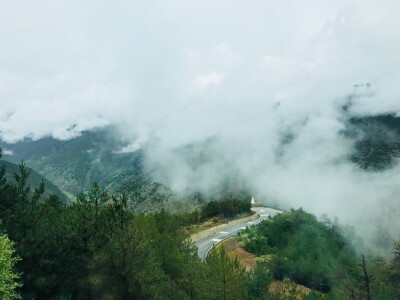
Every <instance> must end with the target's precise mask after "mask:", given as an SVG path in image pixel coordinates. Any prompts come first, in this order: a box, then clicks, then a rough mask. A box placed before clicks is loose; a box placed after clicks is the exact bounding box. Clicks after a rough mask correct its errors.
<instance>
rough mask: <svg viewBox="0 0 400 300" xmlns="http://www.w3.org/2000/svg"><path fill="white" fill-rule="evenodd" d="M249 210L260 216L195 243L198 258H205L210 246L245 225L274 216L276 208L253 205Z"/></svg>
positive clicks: (254, 223)
mask: <svg viewBox="0 0 400 300" xmlns="http://www.w3.org/2000/svg"><path fill="white" fill-rule="evenodd" d="M251 210H253V211H255V212H256V213H257V214H258V215H259V216H260V217H259V218H258V219H256V220H254V221H251V222H247V223H244V224H241V225H237V226H234V227H231V228H229V229H226V230H224V231H221V232H219V233H216V234H213V235H211V236H209V237H206V238H205V239H202V240H200V241H198V242H197V243H195V246H196V247H197V249H198V251H197V253H198V255H199V257H200V259H202V260H205V259H206V256H207V254H208V252H209V251H210V250H211V248H212V247H214V246H215V245H217V244H218V243H220V242H222V241H223V240H225V239H227V238H229V237H231V236H233V235H235V234H236V233H238V232H239V231H241V230H243V229H246V227H250V226H254V225H257V224H259V223H261V221H262V220H264V219H266V218H268V217H269V216H271V217H274V216H275V215H276V214H277V210H275V209H272V208H268V207H253V208H252V209H251Z"/></svg>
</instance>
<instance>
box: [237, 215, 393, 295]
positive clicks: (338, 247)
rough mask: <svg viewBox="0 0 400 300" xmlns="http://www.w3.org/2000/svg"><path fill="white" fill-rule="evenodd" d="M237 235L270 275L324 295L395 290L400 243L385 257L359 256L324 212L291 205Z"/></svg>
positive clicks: (360, 293) (372, 293) (336, 224)
mask: <svg viewBox="0 0 400 300" xmlns="http://www.w3.org/2000/svg"><path fill="white" fill-rule="evenodd" d="M237 239H238V241H239V244H240V245H241V246H242V247H244V248H245V250H247V251H249V252H251V253H254V254H256V255H257V256H259V257H260V258H258V260H259V261H261V262H264V263H265V265H266V266H265V268H266V269H268V270H269V272H270V273H271V275H272V276H273V278H274V279H275V280H290V281H294V282H296V283H298V284H301V285H304V286H306V287H309V288H311V289H313V290H316V291H320V292H322V293H327V294H328V296H329V297H330V298H329V299H353V298H352V297H355V298H354V299H370V298H368V295H374V297H373V298H376V299H396V297H399V296H400V288H399V287H400V285H399V283H400V281H399V279H400V277H399V275H400V264H399V261H400V259H398V260H396V257H400V244H397V245H396V249H397V250H396V251H397V252H395V256H394V257H395V258H394V259H393V261H392V262H390V263H388V262H386V261H385V260H383V259H382V258H376V257H368V258H367V259H365V258H364V256H362V258H361V257H359V256H358V255H357V254H356V252H355V250H354V249H353V248H352V247H351V245H350V243H349V242H348V241H347V240H346V239H345V238H344V236H343V234H342V228H341V226H340V225H339V224H338V222H337V221H336V222H331V221H330V220H329V219H327V218H324V220H323V222H319V221H318V220H317V219H316V217H315V216H313V215H311V214H308V213H306V212H304V211H303V210H302V209H299V210H291V212H290V213H285V214H280V215H277V216H276V217H274V218H270V219H267V220H265V221H263V222H262V223H261V224H259V225H258V226H255V227H251V228H248V229H246V230H244V231H243V232H241V233H239V235H238V237H237ZM315 295H318V294H315ZM309 297H311V295H309ZM316 297H317V296H316ZM370 297H371V296H370ZM385 297H387V298H385ZM315 299H317V298H315Z"/></svg>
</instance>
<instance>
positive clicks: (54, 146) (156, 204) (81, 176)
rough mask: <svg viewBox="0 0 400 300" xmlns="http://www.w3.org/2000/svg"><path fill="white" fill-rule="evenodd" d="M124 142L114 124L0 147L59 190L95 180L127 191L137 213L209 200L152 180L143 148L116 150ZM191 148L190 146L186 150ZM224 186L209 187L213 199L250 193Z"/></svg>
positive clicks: (76, 189)
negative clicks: (64, 136)
mask: <svg viewBox="0 0 400 300" xmlns="http://www.w3.org/2000/svg"><path fill="white" fill-rule="evenodd" d="M127 144H128V143H127V141H126V140H124V139H123V138H122V137H120V136H119V135H118V133H117V132H116V130H115V128H113V127H107V128H104V129H101V130H96V131H91V132H88V131H86V132H83V133H82V135H81V136H79V137H77V138H74V139H71V140H67V141H60V140H55V139H53V138H50V137H47V138H43V139H40V140H38V141H32V140H29V139H26V140H24V141H22V142H18V143H15V144H8V143H4V142H1V146H2V147H3V149H7V150H9V151H12V153H13V154H12V155H10V154H9V155H6V154H4V159H5V160H8V161H12V162H15V163H18V162H19V161H20V160H21V159H23V160H24V162H25V163H26V165H27V166H29V167H32V168H34V169H35V170H37V171H38V172H39V173H41V174H44V175H45V176H46V177H47V178H48V179H49V180H51V181H52V182H54V184H56V185H57V186H58V187H60V189H62V190H64V191H66V192H68V193H71V194H73V195H76V194H77V193H79V192H82V191H88V190H90V188H91V186H92V184H93V183H94V182H95V181H96V182H97V183H98V184H99V186H101V187H102V188H105V189H106V190H107V191H109V192H111V193H114V192H116V193H126V194H127V196H128V197H129V199H130V206H131V208H132V209H135V210H137V211H141V212H148V211H154V210H158V209H160V208H161V207H165V208H167V209H168V208H171V207H178V206H179V205H180V204H179V203H180V202H182V199H185V202H186V203H187V202H190V203H192V204H193V205H196V203H200V202H204V201H209V200H210V199H211V198H210V196H206V195H204V194H200V193H196V192H193V191H191V192H188V193H186V194H185V195H179V196H178V195H176V194H174V193H173V192H172V191H171V190H170V189H169V188H168V187H167V186H165V185H163V184H160V183H159V182H157V181H155V180H154V179H153V174H152V172H157V170H148V169H146V168H145V166H144V160H145V156H144V153H143V151H142V150H137V151H135V152H130V153H121V152H118V150H120V149H122V148H123V147H124V146H127ZM189 150H190V147H188V149H187V150H185V151H186V152H187V151H189ZM189 152H190V151H189ZM203 156H204V155H203ZM188 159H190V160H193V161H196V163H201V161H202V160H198V159H197V157H188ZM228 185H229V186H227V185H222V186H221V189H219V190H216V191H212V197H213V198H215V199H220V198H224V197H233V196H237V197H249V195H248V193H246V192H245V191H244V190H243V189H241V188H238V186H239V185H238V184H237V183H234V184H228ZM210 195H211V193H210Z"/></svg>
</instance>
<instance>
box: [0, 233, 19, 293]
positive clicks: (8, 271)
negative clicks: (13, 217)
mask: <svg viewBox="0 0 400 300" xmlns="http://www.w3.org/2000/svg"><path fill="white" fill-rule="evenodd" d="M17 261H18V258H17V257H15V256H14V249H13V243H12V242H11V241H10V240H9V239H8V237H7V235H5V234H3V235H0V299H16V298H19V295H18V294H17V293H16V291H15V290H16V288H18V287H19V286H20V284H19V283H18V281H17V280H18V278H19V276H18V274H17V273H15V271H14V267H15V264H16V262H17Z"/></svg>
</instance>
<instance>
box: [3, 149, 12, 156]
mask: <svg viewBox="0 0 400 300" xmlns="http://www.w3.org/2000/svg"><path fill="white" fill-rule="evenodd" d="M2 152H3V155H14V152H13V151H12V150H8V149H2Z"/></svg>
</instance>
